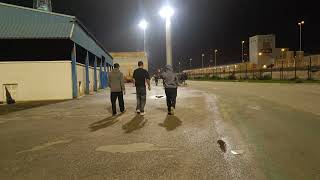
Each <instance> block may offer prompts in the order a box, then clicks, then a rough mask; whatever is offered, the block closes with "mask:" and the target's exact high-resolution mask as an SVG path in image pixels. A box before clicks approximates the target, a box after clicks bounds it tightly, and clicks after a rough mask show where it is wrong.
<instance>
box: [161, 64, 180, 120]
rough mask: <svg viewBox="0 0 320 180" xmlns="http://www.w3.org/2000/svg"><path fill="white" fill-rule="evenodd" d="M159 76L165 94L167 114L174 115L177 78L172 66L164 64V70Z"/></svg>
mask: <svg viewBox="0 0 320 180" xmlns="http://www.w3.org/2000/svg"><path fill="white" fill-rule="evenodd" d="M161 78H162V79H163V84H164V88H165V92H166V96H167V106H168V115H174V110H175V108H176V99H177V91H178V85H179V79H178V77H177V75H176V73H174V72H173V68H172V66H170V65H167V66H166V69H165V72H163V73H162V74H161Z"/></svg>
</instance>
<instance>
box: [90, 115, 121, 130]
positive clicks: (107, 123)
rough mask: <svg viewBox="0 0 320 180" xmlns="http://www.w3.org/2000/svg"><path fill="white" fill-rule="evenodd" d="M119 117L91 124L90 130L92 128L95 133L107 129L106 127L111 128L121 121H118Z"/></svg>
mask: <svg viewBox="0 0 320 180" xmlns="http://www.w3.org/2000/svg"><path fill="white" fill-rule="evenodd" d="M118 117H119V116H111V117H108V118H106V119H103V120H101V121H98V122H95V123H92V124H90V126H89V128H90V131H91V132H95V131H98V130H100V129H103V128H106V127H109V126H111V125H113V124H115V123H117V122H118V121H119V120H118V119H117V118H118Z"/></svg>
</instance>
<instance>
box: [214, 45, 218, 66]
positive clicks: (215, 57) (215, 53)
mask: <svg viewBox="0 0 320 180" xmlns="http://www.w3.org/2000/svg"><path fill="white" fill-rule="evenodd" d="M217 53H218V49H215V50H214V67H216V66H217Z"/></svg>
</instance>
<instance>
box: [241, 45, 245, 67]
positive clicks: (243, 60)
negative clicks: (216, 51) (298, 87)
mask: <svg viewBox="0 0 320 180" xmlns="http://www.w3.org/2000/svg"><path fill="white" fill-rule="evenodd" d="M244 43H245V41H242V42H241V45H242V54H241V56H242V63H244Z"/></svg>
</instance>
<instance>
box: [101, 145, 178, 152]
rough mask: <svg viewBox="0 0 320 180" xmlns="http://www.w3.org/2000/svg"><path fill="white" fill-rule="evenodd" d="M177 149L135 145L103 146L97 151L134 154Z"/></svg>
mask: <svg viewBox="0 0 320 180" xmlns="http://www.w3.org/2000/svg"><path fill="white" fill-rule="evenodd" d="M172 150H176V149H175V148H165V147H158V146H155V145H153V144H149V143H133V144H126V145H109V146H101V147H98V148H97V149H96V151H101V152H109V153H134V152H147V151H172Z"/></svg>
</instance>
